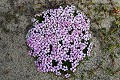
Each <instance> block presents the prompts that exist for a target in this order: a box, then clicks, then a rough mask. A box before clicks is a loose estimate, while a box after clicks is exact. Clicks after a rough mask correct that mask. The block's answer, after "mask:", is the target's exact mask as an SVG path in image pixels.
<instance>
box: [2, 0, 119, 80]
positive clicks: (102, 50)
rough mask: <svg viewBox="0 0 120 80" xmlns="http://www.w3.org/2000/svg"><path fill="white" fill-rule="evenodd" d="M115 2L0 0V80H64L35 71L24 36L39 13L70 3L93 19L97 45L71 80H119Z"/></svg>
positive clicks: (117, 15)
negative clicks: (32, 19)
mask: <svg viewBox="0 0 120 80" xmlns="http://www.w3.org/2000/svg"><path fill="white" fill-rule="evenodd" d="M113 1H114V2H113ZM113 1H112V0H0V55H1V56H0V80H64V78H62V77H57V76H55V75H54V74H52V73H41V72H38V71H37V70H36V68H35V65H34V63H33V58H32V57H30V56H29V55H28V54H27V52H28V47H27V45H26V41H25V36H26V33H27V31H28V30H29V29H30V28H31V27H32V23H31V21H30V20H31V18H32V17H33V16H34V15H35V14H36V13H40V12H42V11H44V10H46V9H50V8H57V7H59V5H62V6H66V5H71V4H72V5H75V6H76V7H77V8H78V9H79V10H81V11H83V12H84V13H85V14H86V15H87V16H88V17H89V18H90V19H91V33H92V34H93V37H92V41H93V43H94V47H93V50H92V52H91V57H89V58H86V59H84V60H83V61H81V62H80V65H79V66H78V68H77V71H76V72H75V76H74V77H71V78H68V80H120V63H119V62H120V16H119V14H120V0H113Z"/></svg>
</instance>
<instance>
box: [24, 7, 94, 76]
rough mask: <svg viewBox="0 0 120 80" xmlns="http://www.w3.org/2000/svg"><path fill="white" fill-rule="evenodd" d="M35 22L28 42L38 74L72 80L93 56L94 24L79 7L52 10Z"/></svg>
mask: <svg viewBox="0 0 120 80" xmlns="http://www.w3.org/2000/svg"><path fill="white" fill-rule="evenodd" d="M32 22H33V26H34V27H33V28H32V29H30V30H29V31H28V34H27V39H26V40H27V45H28V46H29V47H30V51H29V54H30V55H31V56H33V57H35V58H36V60H35V65H36V66H37V70H38V71H41V72H54V73H55V74H56V75H62V74H63V75H64V76H65V77H66V78H68V77H69V76H70V75H71V73H73V72H75V71H76V67H77V66H78V65H79V61H81V60H83V59H84V58H85V57H86V56H90V51H91V49H92V43H91V42H90V38H91V34H90V32H89V29H90V21H89V19H88V18H87V17H86V16H85V15H84V14H83V13H81V12H80V11H78V10H76V7H75V6H67V7H65V8H63V7H61V6H60V7H59V8H58V9H49V10H47V11H44V12H42V14H36V15H35V18H33V19H32Z"/></svg>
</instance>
